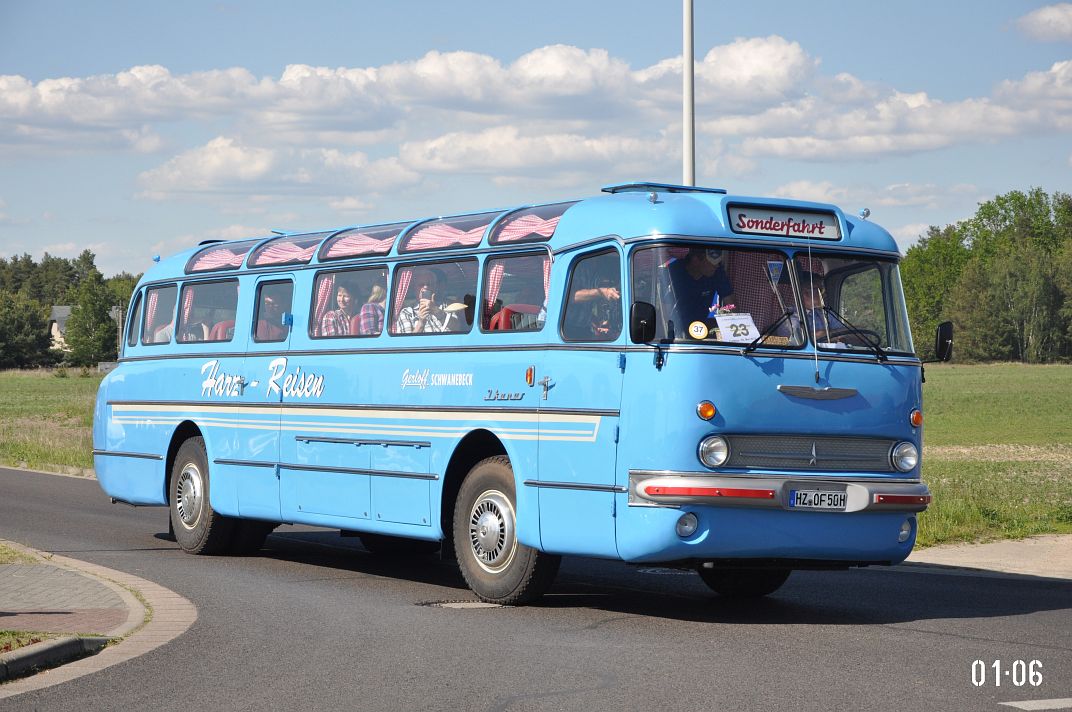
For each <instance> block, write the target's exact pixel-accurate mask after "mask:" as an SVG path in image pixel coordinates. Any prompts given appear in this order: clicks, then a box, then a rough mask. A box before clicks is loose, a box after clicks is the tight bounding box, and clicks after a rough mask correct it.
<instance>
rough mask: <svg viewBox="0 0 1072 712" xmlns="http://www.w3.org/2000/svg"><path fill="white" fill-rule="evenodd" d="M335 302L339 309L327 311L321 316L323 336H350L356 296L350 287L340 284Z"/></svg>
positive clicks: (321, 333) (321, 332)
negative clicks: (352, 293)
mask: <svg viewBox="0 0 1072 712" xmlns="http://www.w3.org/2000/svg"><path fill="white" fill-rule="evenodd" d="M335 304H337V305H338V307H339V308H338V309H333V310H332V311H329V312H325V313H324V316H322V317H321V318H320V335H321V336H349V335H350V322H351V321H352V320H353V318H354V298H353V296H352V295H351V294H350V287H349V285H346V284H340V285H339V286H338V287H336V288H335Z"/></svg>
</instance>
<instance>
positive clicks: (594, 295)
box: [562, 250, 622, 341]
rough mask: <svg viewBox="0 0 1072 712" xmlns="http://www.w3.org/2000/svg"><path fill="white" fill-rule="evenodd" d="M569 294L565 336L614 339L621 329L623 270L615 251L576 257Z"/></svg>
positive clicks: (573, 338) (564, 329)
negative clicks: (577, 258)
mask: <svg viewBox="0 0 1072 712" xmlns="http://www.w3.org/2000/svg"><path fill="white" fill-rule="evenodd" d="M566 295H567V296H566V308H565V310H564V314H563V316H562V338H563V339H565V340H566V341H614V340H615V339H617V338H618V336H619V335H620V334H621V333H622V271H621V265H620V264H619V261H618V253H617V252H616V251H614V250H609V251H606V252H600V253H598V254H595V255H591V256H586V257H582V258H581V259H579V260H577V261H576V262H575V263H574V265H573V272H572V273H571V274H570V282H569V289H568V290H567V292H566Z"/></svg>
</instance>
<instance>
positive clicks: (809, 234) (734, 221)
mask: <svg viewBox="0 0 1072 712" xmlns="http://www.w3.org/2000/svg"><path fill="white" fill-rule="evenodd" d="M729 213H730V228H731V229H732V230H733V231H734V232H737V233H741V234H744V235H772V236H778V237H789V238H794V239H798V238H803V239H808V240H840V239H841V227H840V226H839V225H838V221H837V216H836V215H834V214H833V213H809V212H803V211H796V210H780V209H776V208H762V207H757V206H751V205H733V206H730V208H729Z"/></svg>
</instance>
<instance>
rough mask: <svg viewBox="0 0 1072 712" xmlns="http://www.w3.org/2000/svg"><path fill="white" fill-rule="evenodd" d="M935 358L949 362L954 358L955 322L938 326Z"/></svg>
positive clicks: (947, 322)
mask: <svg viewBox="0 0 1072 712" xmlns="http://www.w3.org/2000/svg"><path fill="white" fill-rule="evenodd" d="M934 358H935V360H936V361H948V360H949V359H951V358H953V322H951V321H943V322H942V323H941V324H939V325H938V330H937V333H936V334H935V339H934Z"/></svg>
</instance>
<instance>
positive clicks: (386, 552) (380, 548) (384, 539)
mask: <svg viewBox="0 0 1072 712" xmlns="http://www.w3.org/2000/svg"><path fill="white" fill-rule="evenodd" d="M360 537H361V546H363V547H365V549H366V550H368V552H369V553H370V554H374V555H376V556H429V555H431V554H434V553H436V552H437V551H439V542H438V541H427V540H425V539H409V538H406V537H401V536H387V535H386V534H361V535H360Z"/></svg>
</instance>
